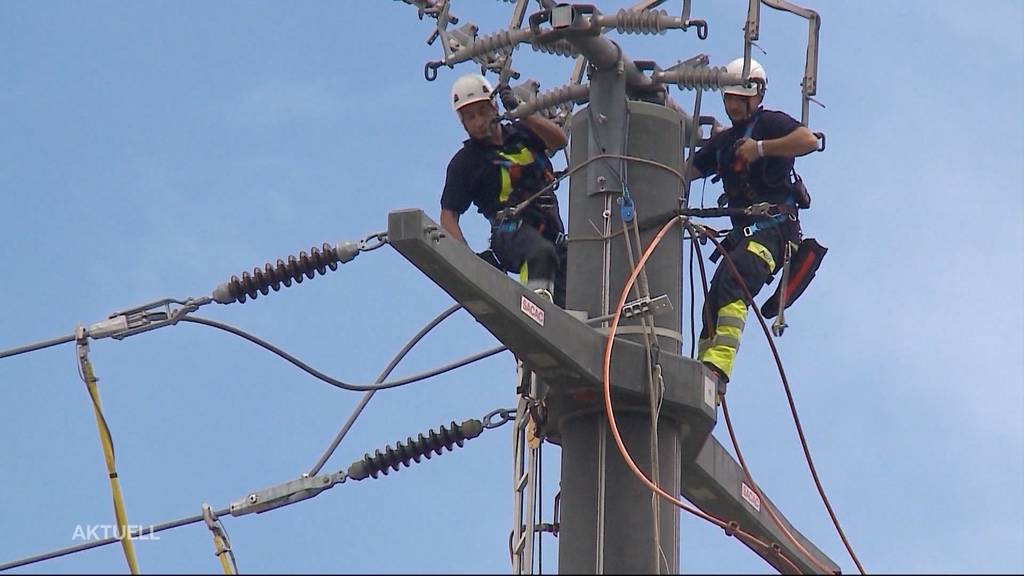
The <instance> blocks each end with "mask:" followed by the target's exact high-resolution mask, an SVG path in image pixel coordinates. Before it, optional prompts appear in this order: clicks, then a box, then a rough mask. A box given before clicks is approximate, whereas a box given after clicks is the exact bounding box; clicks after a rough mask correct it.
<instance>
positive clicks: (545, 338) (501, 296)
mask: <svg viewBox="0 0 1024 576" xmlns="http://www.w3.org/2000/svg"><path fill="white" fill-rule="evenodd" d="M388 243H389V244H390V245H391V246H392V247H394V248H395V250H397V251H398V252H399V253H401V254H402V256H404V257H405V258H406V259H408V260H409V261H410V262H412V263H413V264H414V265H415V266H416V267H417V268H419V269H420V270H421V271H422V272H423V273H424V274H426V275H427V276H429V277H430V278H431V279H432V280H433V281H434V282H436V283H437V284H438V286H440V287H441V288H442V289H443V290H444V291H445V292H447V293H448V294H450V295H451V296H452V297H453V298H454V299H455V300H457V301H458V302H459V303H460V304H462V305H463V306H465V308H466V310H467V311H469V313H470V314H472V315H473V316H474V317H475V318H476V320H477V321H478V322H480V324H482V325H483V326H484V328H486V329H487V330H488V331H489V332H490V333H491V334H493V335H494V336H495V337H496V338H498V340H500V341H501V342H502V343H503V344H505V345H506V346H508V347H509V349H510V350H512V352H513V353H514V354H515V355H516V356H517V357H518V358H520V359H521V360H523V361H524V362H525V363H526V364H527V366H528V367H529V368H530V369H531V370H532V371H534V372H536V373H537V374H538V375H540V376H541V377H542V378H544V379H546V380H547V381H549V382H552V383H562V384H561V385H565V386H572V387H588V388H592V389H599V388H600V387H601V386H602V383H603V378H602V359H603V354H604V345H605V335H604V332H603V331H599V330H595V329H593V328H591V327H589V326H587V325H586V324H584V323H583V322H582V321H580V320H578V319H577V318H575V317H574V316H572V315H570V314H569V313H567V312H566V311H564V310H562V309H561V308H559V307H558V306H555V305H554V304H553V303H551V302H548V301H547V300H545V299H544V298H542V297H540V296H538V295H537V294H534V293H533V292H530V291H528V290H526V289H525V288H524V287H523V286H522V285H520V284H519V283H518V282H516V281H514V280H513V279H511V278H509V277H508V275H506V274H504V273H502V272H501V271H499V270H497V269H495V268H494V267H493V266H491V265H490V264H488V263H486V262H484V261H483V260H482V259H481V258H479V257H478V256H477V255H476V254H474V253H473V252H472V251H470V250H469V248H468V247H467V246H466V245H465V244H463V243H461V242H458V241H455V240H452V239H451V238H449V237H448V236H447V235H446V234H445V233H444V230H443V229H442V228H441V227H440V226H439V225H438V224H436V223H435V222H434V221H432V220H431V219H430V218H428V217H427V216H426V215H425V214H424V213H423V211H421V210H399V211H395V212H392V213H390V214H389V215H388ZM645 354H646V353H645V351H644V348H643V346H641V345H639V344H637V343H635V342H631V341H627V340H623V339H621V338H620V339H618V340H616V344H615V349H614V350H613V356H612V363H611V373H610V375H611V382H612V388H613V391H614V393H616V394H622V395H624V396H631V397H635V398H644V397H645V396H644V395H645V393H646V386H647V380H646V378H645V377H642V376H641V375H642V373H643V371H642V370H640V369H638V367H641V366H644V365H645ZM660 362H661V365H662V374H663V376H664V378H665V382H666V384H668V385H667V386H666V395H665V400H664V409H665V410H667V411H679V412H681V413H685V415H686V422H687V424H688V425H690V426H691V429H692V433H691V434H690V436H689V438H690V440H691V441H692V442H695V444H694V445H693V446H692V448H691V449H690V450H688V451H687V452H686V453H688V454H689V455H690V457H692V456H693V455H695V454H696V453H697V450H698V449H699V448H700V446H701V445H703V443H704V441H705V440H706V438H707V435H708V434H710V431H711V428H712V427H713V426H714V423H715V407H714V396H713V394H712V395H711V402H710V403H709V402H708V396H707V395H706V393H707V390H706V383H705V379H704V371H703V369H702V367H701V365H700V364H699V363H697V362H694V361H693V360H690V359H689V358H684V357H681V356H679V355H676V354H671V353H668V352H664V351H663V352H662V353H661V355H660ZM673 384H674V385H673ZM684 448H685V447H684ZM684 460H685V458H684Z"/></svg>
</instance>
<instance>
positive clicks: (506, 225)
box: [488, 127, 555, 232]
mask: <svg viewBox="0 0 1024 576" xmlns="http://www.w3.org/2000/svg"><path fill="white" fill-rule="evenodd" d="M505 148H510V149H513V150H514V151H513V152H505V151H503V150H502V149H499V148H489V149H488V156H489V157H490V158H489V159H490V161H491V163H492V164H494V165H495V166H497V167H498V169H499V171H500V178H501V188H500V189H499V191H498V202H499V206H500V209H499V210H498V212H497V213H496V214H495V215H494V216H493V217H491V226H492V227H494V228H496V229H498V230H500V231H503V232H511V231H515V230H517V229H518V228H519V227H520V226H521V225H522V223H523V220H526V221H527V223H528V224H531V225H533V226H536V227H537V228H538V229H539V230H541V232H543V230H544V226H545V212H546V211H548V210H550V209H551V208H552V207H553V204H554V191H553V190H552V191H550V192H549V193H548V194H547V195H544V194H542V195H540V196H538V197H537V198H534V199H533V200H532V201H531V202H530V204H529V205H528V207H527V208H526V209H525V210H524V211H523V212H522V213H520V214H515V215H509V213H508V210H507V209H508V208H510V207H514V206H517V205H518V204H520V203H521V202H523V201H524V200H526V199H527V198H528V197H530V196H531V195H533V194H535V193H536V192H538V191H540V190H543V189H544V188H545V187H547V186H549V185H550V184H551V183H552V182H554V180H555V176H554V169H553V167H552V166H551V162H550V161H549V160H548V158H547V157H546V156H545V155H544V154H534V153H533V151H531V150H530V148H529V146H527V145H526V138H525V136H524V135H523V134H522V133H521V132H520V131H519V130H518V129H517V128H515V127H512V128H511V133H510V136H509V143H508V145H506V146H505Z"/></svg>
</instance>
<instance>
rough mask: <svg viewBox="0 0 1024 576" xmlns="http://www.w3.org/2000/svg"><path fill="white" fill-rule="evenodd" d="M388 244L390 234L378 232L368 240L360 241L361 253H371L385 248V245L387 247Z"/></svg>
mask: <svg viewBox="0 0 1024 576" xmlns="http://www.w3.org/2000/svg"><path fill="white" fill-rule="evenodd" d="M387 243H388V233H387V232H377V233H375V234H370V235H369V236H367V237H366V238H363V239H362V240H360V241H359V251H360V252H370V251H372V250H376V249H377V248H380V247H381V246H383V245H385V244H387Z"/></svg>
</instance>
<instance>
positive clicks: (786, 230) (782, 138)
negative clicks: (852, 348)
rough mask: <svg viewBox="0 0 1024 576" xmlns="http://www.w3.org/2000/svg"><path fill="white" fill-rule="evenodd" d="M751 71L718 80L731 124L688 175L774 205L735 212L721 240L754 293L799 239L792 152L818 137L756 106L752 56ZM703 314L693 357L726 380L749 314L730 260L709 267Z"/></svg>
mask: <svg viewBox="0 0 1024 576" xmlns="http://www.w3.org/2000/svg"><path fill="white" fill-rule="evenodd" d="M749 70H750V74H749V80H750V81H749V82H748V83H747V84H742V85H732V86H723V87H722V98H723V101H724V104H725V112H726V114H728V115H729V119H730V120H732V127H731V128H727V129H725V130H722V131H720V132H717V133H716V134H714V135H713V136H712V137H711V141H710V143H709V144H708V145H706V146H704V147H702V148H701V149H700V150H698V151H697V152H696V154H694V157H693V169H692V170H691V173H690V177H691V178H702V177H707V176H711V175H713V174H714V175H716V178H720V179H721V180H722V184H723V187H724V188H725V193H724V194H723V195H722V197H721V198H719V205H720V206H728V207H730V208H746V207H749V206H752V205H755V204H762V203H766V204H767V205H769V206H771V207H772V209H771V210H770V212H772V214H763V215H756V216H755V215H751V216H746V215H744V216H733V217H732V225H733V231H732V232H731V233H730V234H729V235H728V236H727V237H726V239H725V241H724V242H723V245H724V248H725V250H726V251H727V253H728V255H729V257H730V258H731V259H732V261H733V263H735V265H736V268H737V269H738V271H739V275H740V276H741V277H742V278H743V284H745V285H746V288H747V290H749V291H750V294H751V295H752V296H756V295H757V293H758V292H759V291H760V290H761V287H762V286H764V285H765V283H766V282H769V281H771V278H772V275H773V274H774V273H775V272H776V271H777V270H778V269H780V267H781V265H782V262H783V255H784V254H785V249H786V244H787V242H794V243H797V242H799V240H800V237H801V233H800V221H799V219H798V210H799V208H806V207H807V206H808V205H809V203H810V198H809V197H808V196H807V195H806V189H804V188H803V185H802V183H801V182H800V180H799V178H798V177H797V176H796V172H795V171H794V160H793V159H794V158H795V157H797V156H803V155H805V154H808V153H810V152H812V151H814V150H815V149H816V148H817V146H818V140H817V137H816V136H815V135H814V134H813V133H812V132H811V131H810V130H808V129H807V127H806V126H804V125H803V124H801V123H800V122H798V121H797V120H796V119H794V118H793V117H791V116H789V115H788V114H786V113H784V112H777V111H774V110H765V109H764V108H762V107H761V103H762V101H763V100H764V95H765V90H766V88H767V87H768V75H767V74H766V73H765V70H764V68H763V67H762V66H761V64H759V63H758V62H757V61H756V60H753V59H751V60H750V69H749ZM726 71H727V72H728V73H731V74H736V75H738V76H739V75H742V71H743V58H738V59H736V60H733V61H732V62H730V63H729V64H728V65H727V66H726ZM791 175H792V176H791ZM713 181H714V180H713ZM716 256H718V254H717V253H716ZM713 259H717V258H713ZM703 317H704V318H705V323H704V327H703V329H702V331H701V339H700V345H699V350H700V353H699V356H698V359H699V360H701V361H702V362H704V364H705V365H707V366H708V367H709V368H710V369H711V370H712V371H713V372H715V373H716V374H717V375H718V377H719V379H720V381H722V382H723V383H724V382H728V381H729V377H730V375H731V373H732V368H733V361H734V360H735V358H736V352H737V350H738V349H739V344H740V336H741V335H742V332H743V328H744V324H745V323H746V317H747V303H746V302H745V299H744V292H743V289H742V287H741V284H740V282H739V281H737V280H736V278H735V277H734V275H733V273H732V272H731V270H730V268H729V266H726V265H719V267H718V269H717V270H716V271H715V275H714V277H713V279H712V281H711V288H710V292H709V294H708V297H707V299H706V302H705V314H704V315H703Z"/></svg>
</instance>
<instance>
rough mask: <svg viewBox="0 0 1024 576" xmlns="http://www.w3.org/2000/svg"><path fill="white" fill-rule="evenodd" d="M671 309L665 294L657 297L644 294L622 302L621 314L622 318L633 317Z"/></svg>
mask: <svg viewBox="0 0 1024 576" xmlns="http://www.w3.org/2000/svg"><path fill="white" fill-rule="evenodd" d="M671 310H672V302H671V301H669V299H668V295H667V294H662V295H661V296H658V297H657V298H651V297H649V296H645V297H643V298H640V299H637V300H633V301H632V302H627V303H626V304H624V305H623V306H622V316H623V317H624V318H634V317H636V316H640V315H647V314H651V315H656V314H660V313H662V312H670V311H671Z"/></svg>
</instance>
